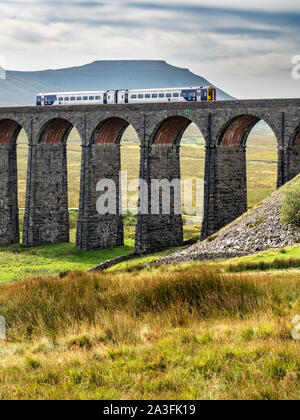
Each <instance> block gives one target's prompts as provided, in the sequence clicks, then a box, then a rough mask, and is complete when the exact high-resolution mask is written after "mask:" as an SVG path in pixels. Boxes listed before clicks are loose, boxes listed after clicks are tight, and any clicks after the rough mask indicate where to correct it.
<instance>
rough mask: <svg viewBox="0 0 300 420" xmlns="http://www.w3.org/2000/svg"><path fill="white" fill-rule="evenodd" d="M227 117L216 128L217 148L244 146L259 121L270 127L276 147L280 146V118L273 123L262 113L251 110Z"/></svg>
mask: <svg viewBox="0 0 300 420" xmlns="http://www.w3.org/2000/svg"><path fill="white" fill-rule="evenodd" d="M229 115H230V117H229V119H228V120H225V121H224V120H223V121H221V123H220V124H219V125H218V126H217V131H216V145H217V146H219V145H223V146H245V145H246V143H247V138H248V136H249V134H250V132H251V131H252V129H253V128H254V127H255V125H256V124H257V123H258V122H260V121H264V122H265V123H266V124H267V125H268V126H269V127H270V129H271V130H272V131H273V133H274V136H275V138H276V140H277V143H278V146H279V145H280V144H279V143H280V140H281V134H282V133H281V130H282V127H281V125H280V123H281V119H280V118H279V120H278V118H277V119H276V121H275V122H274V121H273V120H272V119H270V118H269V116H266V115H264V113H261V112H255V111H254V112H253V110H251V112H250V113H248V112H245V113H237V114H236V115H232V114H231V113H229Z"/></svg>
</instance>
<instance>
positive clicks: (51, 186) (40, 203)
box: [23, 117, 82, 246]
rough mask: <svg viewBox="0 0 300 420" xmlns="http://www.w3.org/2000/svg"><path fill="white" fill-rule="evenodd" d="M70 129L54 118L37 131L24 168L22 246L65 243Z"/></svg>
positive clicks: (68, 121)
mask: <svg viewBox="0 0 300 420" xmlns="http://www.w3.org/2000/svg"><path fill="white" fill-rule="evenodd" d="M74 127H75V125H74V123H73V122H71V121H70V120H69V119H65V118H61V117H55V118H51V119H50V120H48V121H47V122H43V124H42V125H41V126H40V128H39V130H37V134H36V137H35V140H34V141H33V142H34V143H35V144H33V145H35V147H31V152H30V156H29V164H28V176H27V179H28V185H27V193H26V211H25V216H24V231H23V242H24V244H26V245H31V246H36V245H41V244H46V243H59V242H69V205H68V204H69V199H68V170H67V139H68V136H69V134H70V132H71V130H72V129H73V128H74ZM75 128H76V127H75ZM76 129H77V128H76ZM77 131H78V130H77ZM78 133H79V131H78ZM79 135H80V133H79ZM80 137H81V136H80ZM81 140H82V137H81ZM33 145H31V146H33Z"/></svg>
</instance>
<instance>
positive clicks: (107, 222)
mask: <svg viewBox="0 0 300 420" xmlns="http://www.w3.org/2000/svg"><path fill="white" fill-rule="evenodd" d="M130 125H131V126H132V127H133V128H134V129H135V127H134V124H132V123H131V122H130V121H129V120H128V118H127V116H126V119H125V117H123V116H111V117H108V118H105V119H103V120H102V121H100V122H98V123H97V125H96V126H95V128H93V129H92V130H91V135H90V138H89V139H88V142H87V145H86V147H84V150H83V157H82V159H83V160H82V172H81V201H80V208H79V221H78V229H77V240H76V244H77V247H78V248H80V249H84V250H91V249H101V248H112V247H116V246H119V245H123V243H124V228H123V215H122V206H121V205H120V201H121V195H120V189H121V184H120V182H121V180H120V172H121V150H120V149H121V148H120V145H121V144H120V143H121V139H122V136H123V134H124V132H125V130H126V129H127V127H129V126H130ZM135 131H136V133H137V135H138V138H139V141H140V136H139V134H138V131H137V130H136V129H135ZM104 180H105V181H108V182H110V183H113V184H114V186H115V197H116V200H115V202H116V205H115V213H114V214H109V213H107V214H99V213H98V211H97V202H99V199H100V198H101V195H102V194H105V193H106V191H102V190H101V191H100V190H99V189H98V186H97V185H98V183H99V181H104Z"/></svg>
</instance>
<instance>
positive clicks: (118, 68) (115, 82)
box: [0, 60, 234, 106]
mask: <svg viewBox="0 0 300 420" xmlns="http://www.w3.org/2000/svg"><path fill="white" fill-rule="evenodd" d="M205 85H211V83H210V82H209V81H207V80H206V79H204V78H203V77H201V76H197V75H196V74H194V73H192V72H190V71H189V70H188V69H182V68H179V67H175V66H171V65H170V64H168V63H166V62H165V61H152V60H134V61H126V60H125V61H95V62H93V63H90V64H86V65H84V66H80V67H70V68H65V69H59V70H44V71H33V72H23V71H7V72H6V80H0V106H18V105H34V104H35V96H36V94H37V93H40V92H51V91H54V92H55V91H75V90H94V89H99V90H102V89H142V88H160V87H180V86H205ZM217 90H218V98H219V99H222V100H229V99H234V98H232V96H230V95H228V94H227V93H225V92H223V91H222V90H220V89H217Z"/></svg>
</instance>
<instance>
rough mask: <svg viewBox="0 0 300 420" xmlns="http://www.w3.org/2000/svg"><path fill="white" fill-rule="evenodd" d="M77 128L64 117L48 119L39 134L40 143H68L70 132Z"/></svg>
mask: <svg viewBox="0 0 300 420" xmlns="http://www.w3.org/2000/svg"><path fill="white" fill-rule="evenodd" d="M73 128H76V127H75V126H74V124H73V123H71V122H70V121H68V120H66V119H64V118H59V117H57V118H53V119H51V120H49V121H47V122H46V123H45V124H44V126H43V127H42V128H41V130H40V132H39V134H38V143H44V144H61V143H66V142H67V139H68V137H69V134H70V132H71V131H72V129H73Z"/></svg>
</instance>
